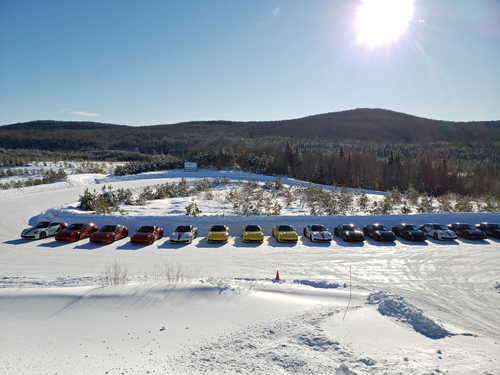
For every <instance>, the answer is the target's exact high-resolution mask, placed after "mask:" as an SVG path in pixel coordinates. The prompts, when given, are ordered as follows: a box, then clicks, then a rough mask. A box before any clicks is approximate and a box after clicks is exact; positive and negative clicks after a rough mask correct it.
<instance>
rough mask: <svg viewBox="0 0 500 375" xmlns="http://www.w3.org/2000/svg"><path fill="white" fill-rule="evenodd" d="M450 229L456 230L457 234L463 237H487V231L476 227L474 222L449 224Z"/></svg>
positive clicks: (479, 238)
mask: <svg viewBox="0 0 500 375" xmlns="http://www.w3.org/2000/svg"><path fill="white" fill-rule="evenodd" d="M448 229H449V230H452V231H453V232H455V233H456V234H457V236H460V237H463V238H465V239H468V240H484V239H486V237H487V236H486V233H484V232H483V231H482V230H479V229H476V227H475V226H474V225H472V224H464V223H454V224H449V225H448Z"/></svg>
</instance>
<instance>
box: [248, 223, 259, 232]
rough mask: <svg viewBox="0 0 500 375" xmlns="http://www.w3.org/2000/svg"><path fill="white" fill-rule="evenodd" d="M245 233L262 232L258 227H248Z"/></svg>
mask: <svg viewBox="0 0 500 375" xmlns="http://www.w3.org/2000/svg"><path fill="white" fill-rule="evenodd" d="M245 232H260V228H259V226H258V225H247V226H246V227H245Z"/></svg>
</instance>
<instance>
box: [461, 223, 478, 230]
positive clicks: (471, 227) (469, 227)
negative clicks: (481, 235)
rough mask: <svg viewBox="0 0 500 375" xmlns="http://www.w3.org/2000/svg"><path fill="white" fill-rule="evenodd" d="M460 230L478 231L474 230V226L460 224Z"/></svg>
mask: <svg viewBox="0 0 500 375" xmlns="http://www.w3.org/2000/svg"><path fill="white" fill-rule="evenodd" d="M460 229H469V230H473V229H476V228H474V226H472V225H470V224H460Z"/></svg>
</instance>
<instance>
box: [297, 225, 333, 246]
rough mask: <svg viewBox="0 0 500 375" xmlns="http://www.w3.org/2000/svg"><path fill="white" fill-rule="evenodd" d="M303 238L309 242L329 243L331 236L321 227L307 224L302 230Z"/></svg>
mask: <svg viewBox="0 0 500 375" xmlns="http://www.w3.org/2000/svg"><path fill="white" fill-rule="evenodd" d="M304 236H305V237H307V238H309V239H310V240H311V242H331V241H332V234H331V233H330V232H329V231H328V229H326V228H325V227H324V226H323V225H319V224H309V225H308V226H307V227H305V228H304Z"/></svg>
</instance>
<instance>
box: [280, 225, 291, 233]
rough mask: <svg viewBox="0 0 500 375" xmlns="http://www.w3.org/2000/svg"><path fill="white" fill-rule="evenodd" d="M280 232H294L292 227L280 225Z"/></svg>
mask: <svg viewBox="0 0 500 375" xmlns="http://www.w3.org/2000/svg"><path fill="white" fill-rule="evenodd" d="M278 230H279V231H280V232H293V228H292V226H291V225H280V226H279V227H278Z"/></svg>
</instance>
